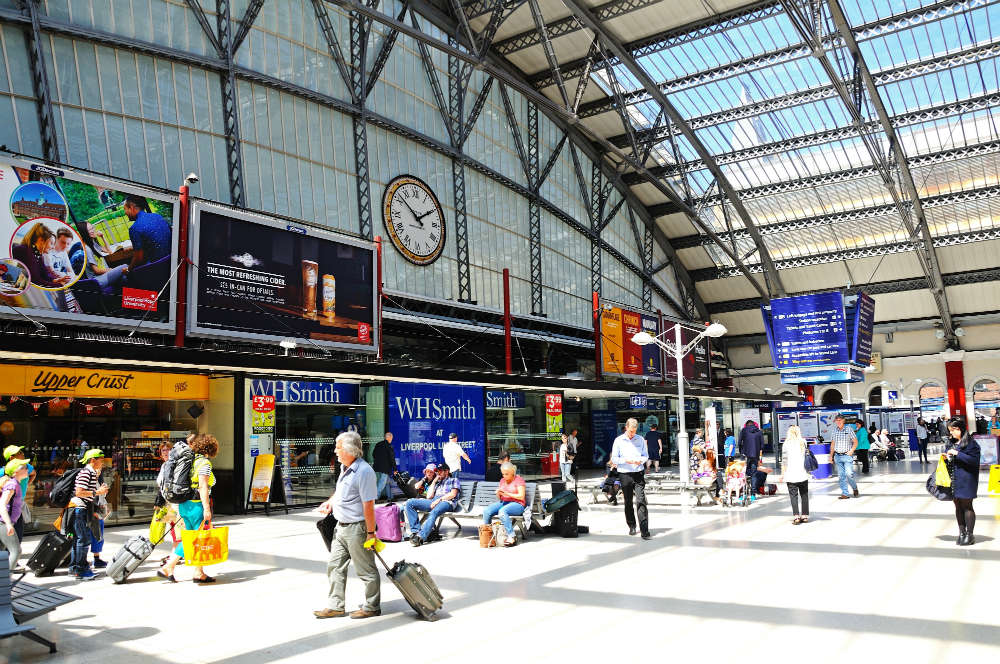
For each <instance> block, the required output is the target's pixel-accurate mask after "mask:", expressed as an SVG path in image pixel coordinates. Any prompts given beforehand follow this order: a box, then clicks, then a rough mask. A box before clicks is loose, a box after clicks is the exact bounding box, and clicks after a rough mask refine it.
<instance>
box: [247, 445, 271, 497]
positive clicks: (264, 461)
mask: <svg viewBox="0 0 1000 664" xmlns="http://www.w3.org/2000/svg"><path fill="white" fill-rule="evenodd" d="M273 476H274V455H273V454H259V455H257V456H255V457H254V460H253V475H252V476H251V477H250V502H251V503H266V502H267V500H268V498H270V497H271V479H272V477H273Z"/></svg>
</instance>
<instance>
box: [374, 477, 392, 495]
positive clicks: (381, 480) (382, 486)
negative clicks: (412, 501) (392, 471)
mask: <svg viewBox="0 0 1000 664" xmlns="http://www.w3.org/2000/svg"><path fill="white" fill-rule="evenodd" d="M375 482H376V486H377V487H378V497H379V498H383V497H385V498H392V491H390V490H389V476H388V475H386V474H385V473H375Z"/></svg>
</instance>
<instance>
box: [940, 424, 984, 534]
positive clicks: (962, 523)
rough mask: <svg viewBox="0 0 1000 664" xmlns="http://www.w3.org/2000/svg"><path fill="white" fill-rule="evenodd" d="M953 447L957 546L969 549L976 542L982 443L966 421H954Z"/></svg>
mask: <svg viewBox="0 0 1000 664" xmlns="http://www.w3.org/2000/svg"><path fill="white" fill-rule="evenodd" d="M948 434H949V436H951V440H950V443H951V446H950V447H949V448H948V451H947V452H946V454H947V456H948V458H949V460H950V461H952V462H953V463H954V464H955V476H954V478H952V481H951V490H952V494H953V495H954V498H953V500H954V501H955V520H956V521H958V539H957V540H955V544H958V545H959V546H970V545H972V544H975V542H976V539H975V537H974V536H973V534H972V532H973V531H974V530H975V528H976V511H975V510H974V509H973V508H972V501H973V499H975V498H976V493H977V491H978V489H979V457H980V451H979V443H977V442H976V440H975V438H973V437H972V436H970V435H969V432H968V429H967V428H966V424H965V418H964V417H953V418H951V419H950V420H949V421H948Z"/></svg>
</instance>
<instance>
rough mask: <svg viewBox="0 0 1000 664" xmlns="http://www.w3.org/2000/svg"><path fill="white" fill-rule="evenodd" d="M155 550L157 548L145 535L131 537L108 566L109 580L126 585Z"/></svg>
mask: <svg viewBox="0 0 1000 664" xmlns="http://www.w3.org/2000/svg"><path fill="white" fill-rule="evenodd" d="M155 548H156V546H155V545H154V544H153V543H152V542H150V541H149V538H148V537H146V536H145V535H136V536H134V537H130V538H129V540H128V541H127V542H125V546H123V547H122V548H120V549H118V552H117V553H115V555H114V557H113V558H112V559H111V562H110V563H109V564H108V569H107V574H108V578H110V579H111V580H112V581H114V582H115V583H125V581H126V580H128V577H129V574H131V573H132V572H134V571H135V570H136V569H138V568H139V565H141V564H143V563H144V562H145V561H146V558H149V554H151V553H153V549H155Z"/></svg>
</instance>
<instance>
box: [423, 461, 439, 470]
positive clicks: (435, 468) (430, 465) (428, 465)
mask: <svg viewBox="0 0 1000 664" xmlns="http://www.w3.org/2000/svg"><path fill="white" fill-rule="evenodd" d="M424 470H437V466H435V465H434V464H433V463H429V464H427V465H426V466H424Z"/></svg>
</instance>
